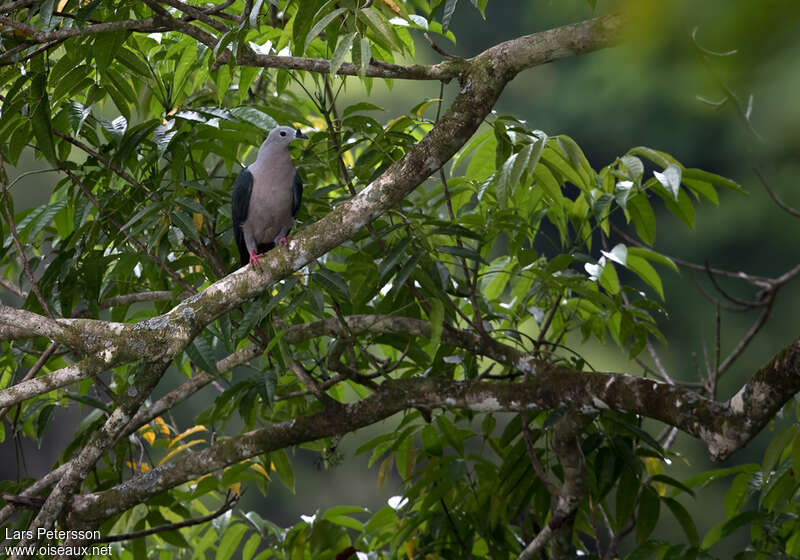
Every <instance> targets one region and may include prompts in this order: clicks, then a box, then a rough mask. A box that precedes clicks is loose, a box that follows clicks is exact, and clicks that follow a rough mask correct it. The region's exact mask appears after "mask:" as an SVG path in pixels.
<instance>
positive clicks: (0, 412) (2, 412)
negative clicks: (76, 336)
mask: <svg viewBox="0 0 800 560" xmlns="http://www.w3.org/2000/svg"><path fill="white" fill-rule="evenodd" d="M57 346H58V345H57V344H56V343H55V342H51V343H50V346H48V347H47V350H45V351H44V352H42V355H41V356H39V359H38V360H36V363H35V364H33V367H32V368H31V369H29V370H28V373H26V374H25V377H23V378H22V381H27V380H29V379H31V378H32V377H34V376H35V375H36V374H37V373H39V370H40V369H42V367H44V365H45V364H46V363H47V360H49V359H50V357H51V356H52V355H53V352H55V351H56V347H57ZM17 406H19V405H17ZM9 410H11V407H6V408H3V409H0V421H2V420H3V418H5V417H6V415H7V414H8V411H9Z"/></svg>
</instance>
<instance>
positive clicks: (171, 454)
mask: <svg viewBox="0 0 800 560" xmlns="http://www.w3.org/2000/svg"><path fill="white" fill-rule="evenodd" d="M205 442H206V441H205V440H203V439H195V440H192V441H187V442H186V443H184V444H183V445H179V446H178V447H176V448H175V449H173V450H172V451H170V452H169V453H167V454H166V455H165V456H164V458H163V459H161V460H160V461H159V462H158V466H159V467H160V466H161V465H163V464H164V463H166V462H167V461H169V460H170V459H171V458H172V457H174V456H175V455H177V454H178V453H180V452H181V451H185V450H186V449H189V448H190V447H193V446H195V445H197V444H198V443H205Z"/></svg>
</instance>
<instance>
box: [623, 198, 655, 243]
mask: <svg viewBox="0 0 800 560" xmlns="http://www.w3.org/2000/svg"><path fill="white" fill-rule="evenodd" d="M628 212H629V214H630V217H631V219H632V220H633V225H634V226H636V234H637V235H638V236H639V238H640V239H641V240H642V241H644V242H645V243H646V244H648V245H652V244H653V243H654V242H655V240H656V215H655V214H654V213H653V207H652V206H650V201H649V200H647V196H645V195H644V193H637V194H636V196H633V197H631V198H630V199H629V200H628Z"/></svg>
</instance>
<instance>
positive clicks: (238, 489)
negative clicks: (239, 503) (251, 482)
mask: <svg viewBox="0 0 800 560" xmlns="http://www.w3.org/2000/svg"><path fill="white" fill-rule="evenodd" d="M228 490H230V491H231V492H233V493H234V494H236V495H237V496H241V495H242V483H241V482H234V483H233V484H231V485H229V486H228Z"/></svg>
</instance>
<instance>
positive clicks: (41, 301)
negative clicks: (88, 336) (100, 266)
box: [0, 155, 54, 319]
mask: <svg viewBox="0 0 800 560" xmlns="http://www.w3.org/2000/svg"><path fill="white" fill-rule="evenodd" d="M3 166H4V162H3V156H2V155H0V167H3ZM0 181H2V184H3V210H4V211H5V214H6V219H7V220H8V228H9V230H10V231H11V236H12V237H13V238H14V245H15V246H16V248H17V254H18V255H19V260H20V262H21V263H22V268H23V269H24V270H25V276H27V277H28V282H30V284H31V288H33V293H34V294H36V299H37V300H39V305H41V306H42V309H43V310H44V312H45V313H46V314H47V316H48V317H50V319H53V318H54V317H53V312H52V311H50V307H49V306H48V305H47V302H46V301H45V300H44V297H42V292H41V291H40V290H39V284H38V283H37V282H36V278H35V277H34V276H33V271H32V270H31V267H30V264H29V263H28V258H27V257H26V256H25V251H24V249H23V248H22V243H20V240H19V234H18V233H17V225H16V223H14V216H13V215H12V214H11V207H10V206H9V204H8V188H7V184H6V174H5V170H3V171H2V172H0Z"/></svg>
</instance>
